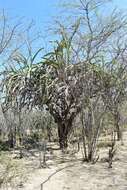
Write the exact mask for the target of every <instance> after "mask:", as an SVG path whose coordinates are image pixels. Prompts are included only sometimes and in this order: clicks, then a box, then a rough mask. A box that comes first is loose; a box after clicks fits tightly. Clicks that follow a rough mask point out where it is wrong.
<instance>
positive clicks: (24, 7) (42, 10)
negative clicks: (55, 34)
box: [0, 0, 127, 27]
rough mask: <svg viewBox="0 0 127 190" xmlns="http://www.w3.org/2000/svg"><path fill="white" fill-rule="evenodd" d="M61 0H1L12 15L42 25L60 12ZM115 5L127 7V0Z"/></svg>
mask: <svg viewBox="0 0 127 190" xmlns="http://www.w3.org/2000/svg"><path fill="white" fill-rule="evenodd" d="M59 2H60V0H0V9H3V8H4V9H5V10H6V11H7V12H8V14H9V15H11V16H24V17H25V18H26V19H29V20H30V19H34V20H35V21H36V24H37V25H38V26H39V27H41V26H43V25H44V24H46V22H50V21H52V17H53V16H57V15H58V14H59V11H58V7H57V5H58V3H59ZM114 5H116V6H117V7H119V8H124V9H127V0H114Z"/></svg>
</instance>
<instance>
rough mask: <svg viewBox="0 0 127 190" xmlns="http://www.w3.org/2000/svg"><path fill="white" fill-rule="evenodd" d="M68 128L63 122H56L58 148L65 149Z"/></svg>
mask: <svg viewBox="0 0 127 190" xmlns="http://www.w3.org/2000/svg"><path fill="white" fill-rule="evenodd" d="M67 136H68V130H67V129H66V126H65V124H60V123H59V124H58V137H59V145H60V149H65V148H67V146H68V142H67Z"/></svg>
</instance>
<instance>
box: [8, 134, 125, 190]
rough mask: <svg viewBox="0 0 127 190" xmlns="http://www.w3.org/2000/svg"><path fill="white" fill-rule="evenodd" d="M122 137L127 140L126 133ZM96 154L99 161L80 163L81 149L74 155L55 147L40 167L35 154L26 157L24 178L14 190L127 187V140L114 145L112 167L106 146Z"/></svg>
mask: <svg viewBox="0 0 127 190" xmlns="http://www.w3.org/2000/svg"><path fill="white" fill-rule="evenodd" d="M124 139H125V140H126V139H127V132H126V133H125V134H124ZM99 155H100V158H99V161H98V162H97V163H96V164H94V165H91V164H88V163H83V162H82V160H81V158H82V154H81V152H79V153H78V154H76V155H73V154H72V155H70V154H66V155H64V154H63V153H61V152H60V151H59V150H55V151H53V153H52V154H49V153H47V158H48V160H47V166H48V167H47V168H41V169H39V168H38V166H39V160H38V157H37V156H31V157H26V158H24V159H23V162H24V164H25V167H26V168H27V175H26V181H25V182H24V181H23V182H22V185H21V184H20V186H18V187H17V188H16V189H18V190H19V189H20V190H127V141H125V142H124V145H120V144H119V145H117V153H116V155H115V160H114V162H113V168H110V169H109V168H108V163H107V162H104V161H103V158H104V157H106V156H107V155H108V149H104V148H102V149H101V150H100V152H99ZM41 184H43V185H41ZM9 189H10V188H9ZM11 189H14V188H11ZM14 190H15V189H14Z"/></svg>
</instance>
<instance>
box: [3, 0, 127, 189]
mask: <svg viewBox="0 0 127 190" xmlns="http://www.w3.org/2000/svg"><path fill="white" fill-rule="evenodd" d="M110 6H111V2H110V3H109V2H108V0H107V1H106V0H78V1H76V2H75V3H74V2H72V3H71V1H70V2H69V3H66V4H64V7H63V9H65V10H69V11H68V12H69V13H67V14H65V15H64V18H65V20H66V21H63V20H62V19H61V20H57V22H56V24H55V25H54V26H53V27H52V30H53V32H55V34H56V39H54V37H53V40H52V43H50V42H49V45H48V46H50V48H49V49H50V50H49V51H48V52H47V53H45V47H40V48H38V49H37V50H36V51H35V48H34V47H33V46H34V43H33V41H34V42H35V41H36V39H37V38H39V37H38V36H35V38H34V39H31V38H30V36H28V34H29V33H30V32H31V28H32V27H31V25H30V26H28V28H27V29H25V28H22V27H21V25H22V24H20V23H19V21H16V22H17V23H16V24H15V23H12V22H11V21H9V20H8V19H7V18H6V13H5V12H4V11H1V15H0V26H1V29H0V57H1V69H0V74H1V75H0V76H1V77H0V90H1V105H0V168H1V169H0V188H7V186H8V185H9V187H12V189H15V187H14V183H16V180H17V181H18V180H19V178H20V179H22V180H21V182H20V189H21V188H23V183H25V179H24V178H25V177H24V172H23V170H22V172H21V173H20V172H19V171H20V167H22V168H24V170H27V169H26V168H25V165H24V159H26V157H27V158H31V157H32V158H34V157H35V159H36V160H38V163H39V165H38V166H37V167H36V168H38V167H39V168H41V170H46V169H47V168H48V169H49V167H50V166H49V165H50V164H48V160H50V157H51V156H52V155H55V154H57V152H59V153H60V154H61V155H62V159H63V162H64V163H66V156H68V157H70V158H71V156H72V155H73V157H76V156H77V155H79V156H77V157H76V160H77V162H79V160H80V163H81V164H84V163H86V164H88V163H89V164H90V166H92V167H94V165H93V164H95V165H96V164H100V165H101V161H102V160H103V161H104V162H105V163H106V166H107V170H110V169H112V168H113V167H115V166H113V163H114V160H115V157H119V150H120V147H121V148H122V146H123V147H124V145H126V143H127V140H126V138H127V136H125V135H124V134H126V132H127V128H126V126H127V16H126V14H125V13H124V12H122V11H119V10H117V9H113V10H111V7H110ZM68 14H70V15H68ZM67 18H69V19H67ZM21 28H22V29H21ZM21 30H22V31H21ZM23 35H24V36H23ZM49 35H51V34H49ZM50 37H51V36H50ZM41 55H43V56H41ZM103 149H104V150H106V152H107V153H106V156H105V155H104V158H102V157H103V154H102V153H101V155H100V150H103ZM126 152H127V150H126ZM55 158H56V157H55V156H54V157H53V159H54V160H55ZM126 159H127V157H126V156H125V158H123V160H126ZM5 160H6V162H5ZM75 163H76V161H75ZM118 163H119V160H118ZM32 164H33V165H34V159H33V161H32ZM125 164H126V165H127V163H125ZM123 167H124V166H123ZM84 172H85V171H84ZM74 173H75V172H74ZM25 175H27V174H26V173H25ZM126 175H127V173H126ZM17 183H18V185H19V182H17ZM126 185H127V184H126ZM40 188H41V190H43V189H44V190H45V188H44V186H43V184H42V185H41V183H40ZM126 188H127V186H126V187H125V189H126ZM112 189H113V188H112ZM59 190H60V189H59ZM73 190H75V189H73ZM76 190H77V189H76ZM88 190H89V189H88Z"/></svg>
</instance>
